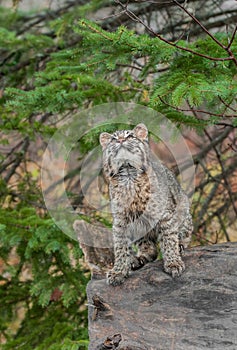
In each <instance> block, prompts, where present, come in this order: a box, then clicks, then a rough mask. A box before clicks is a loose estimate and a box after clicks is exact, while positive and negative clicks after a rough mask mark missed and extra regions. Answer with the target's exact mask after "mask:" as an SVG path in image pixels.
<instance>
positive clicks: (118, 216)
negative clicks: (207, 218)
mask: <svg viewBox="0 0 237 350" xmlns="http://www.w3.org/2000/svg"><path fill="white" fill-rule="evenodd" d="M100 143H101V146H102V149H103V169H104V176H105V178H106V180H107V181H108V183H109V192H110V200H111V209H112V214H113V239H114V252H115V263H114V267H113V269H112V270H111V271H109V273H108V275H107V281H108V283H109V284H111V285H118V284H121V283H123V282H124V279H125V278H127V277H128V275H129V272H130V271H131V270H135V269H139V268H141V267H142V266H143V265H145V264H146V263H147V262H150V261H153V260H155V259H156V258H157V241H159V243H160V249H161V252H162V256H163V260H164V270H165V271H166V272H167V273H170V274H171V275H172V276H173V277H175V276H179V275H180V274H181V273H182V272H183V271H184V269H185V265H184V262H183V260H182V258H181V248H182V249H183V248H186V247H187V245H188V244H189V242H190V239H191V234H192V229H193V226H192V218H191V215H190V208H189V201H188V198H187V196H186V194H185V193H184V192H183V190H182V189H181V187H180V185H179V183H178V182H177V180H176V179H175V177H174V175H173V174H172V172H171V171H170V170H168V169H167V168H166V167H165V166H164V165H163V164H162V163H161V162H160V161H159V160H157V159H155V160H154V159H153V156H152V154H151V152H150V148H149V143H148V131H147V128H146V126H145V125H144V124H138V125H137V126H136V127H135V128H134V129H133V130H118V131H116V132H115V133H113V134H108V133H102V134H101V135H100Z"/></svg>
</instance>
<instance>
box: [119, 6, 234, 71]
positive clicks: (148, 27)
mask: <svg viewBox="0 0 237 350" xmlns="http://www.w3.org/2000/svg"><path fill="white" fill-rule="evenodd" d="M115 2H116V3H117V4H119V5H120V6H121V7H122V9H123V10H124V12H125V13H126V14H127V16H128V17H129V18H130V19H131V20H132V21H134V22H138V23H140V24H142V25H143V26H144V28H146V29H147V31H148V32H149V33H151V34H152V35H154V36H155V37H157V38H158V39H159V40H161V41H163V42H165V43H166V44H168V45H170V46H173V47H175V48H176V49H179V50H182V51H186V52H189V53H191V54H193V55H195V56H199V57H203V58H206V59H208V60H211V61H219V62H224V61H234V63H235V64H236V65H237V60H236V58H235V57H234V55H233V53H232V52H230V49H228V50H226V51H227V52H228V54H229V57H211V56H208V55H206V54H202V53H200V52H197V51H194V50H192V49H190V48H187V47H184V46H180V45H178V44H176V43H175V42H172V41H170V40H167V39H165V38H164V37H163V36H162V35H160V34H158V33H156V32H155V31H154V30H153V29H152V28H151V27H150V26H148V25H147V24H146V23H145V22H144V21H143V20H142V19H141V18H139V17H138V16H137V15H136V14H135V13H134V12H132V11H131V10H129V9H128V7H127V4H123V3H122V2H121V1H120V0H115Z"/></svg>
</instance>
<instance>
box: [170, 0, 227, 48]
mask: <svg viewBox="0 0 237 350" xmlns="http://www.w3.org/2000/svg"><path fill="white" fill-rule="evenodd" d="M173 2H174V3H175V4H176V5H177V6H178V7H179V8H181V9H182V10H183V11H184V12H185V13H187V15H188V16H189V17H191V18H192V20H193V21H194V22H195V23H197V24H198V25H199V27H201V28H202V30H203V31H204V32H205V33H206V34H207V35H208V36H210V37H211V38H212V40H213V41H215V43H216V44H217V45H218V46H220V47H221V48H222V49H224V50H225V49H226V47H225V46H224V45H223V44H222V43H221V42H220V41H219V40H218V39H216V38H215V37H214V36H213V35H212V34H211V33H210V32H209V31H208V30H207V29H206V27H204V25H203V24H202V23H201V22H199V20H198V19H197V18H196V17H195V16H194V15H193V14H192V13H191V12H189V11H188V10H187V9H186V8H185V7H184V6H182V5H181V4H180V3H179V2H178V1H176V0H173Z"/></svg>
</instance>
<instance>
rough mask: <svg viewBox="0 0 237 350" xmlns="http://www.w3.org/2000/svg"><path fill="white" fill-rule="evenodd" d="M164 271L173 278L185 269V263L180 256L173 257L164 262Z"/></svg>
mask: <svg viewBox="0 0 237 350" xmlns="http://www.w3.org/2000/svg"><path fill="white" fill-rule="evenodd" d="M164 270H165V272H167V273H169V274H170V275H171V276H172V277H173V278H175V277H178V276H180V275H181V274H182V273H183V272H184V270H185V264H184V262H183V260H181V259H180V258H176V259H173V260H172V261H167V262H165V263H164Z"/></svg>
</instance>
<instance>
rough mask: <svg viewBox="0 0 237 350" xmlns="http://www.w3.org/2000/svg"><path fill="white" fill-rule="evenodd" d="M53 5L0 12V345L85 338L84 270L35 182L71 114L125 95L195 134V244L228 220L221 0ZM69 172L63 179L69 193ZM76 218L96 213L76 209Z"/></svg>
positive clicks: (231, 55)
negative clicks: (200, 140)
mask: <svg viewBox="0 0 237 350" xmlns="http://www.w3.org/2000/svg"><path fill="white" fill-rule="evenodd" d="M23 2H24V0H23ZM59 3H60V4H59V5H55V7H53V8H52V9H46V10H40V11H35V12H22V11H21V10H20V9H18V8H17V6H18V5H19V2H18V1H14V2H13V4H12V7H10V8H7V7H1V8H0V76H1V82H0V115H1V120H0V126H1V141H0V174H1V177H0V193H1V198H0V201H1V209H0V256H1V258H0V272H1V277H0V303H1V305H0V332H1V335H0V344H1V345H2V347H3V349H4V350H7V349H18V348H19V349H24V350H28V349H29V350H30V349H36V350H41V349H42V350H44V349H49V350H57V349H62V350H76V349H86V348H87V345H88V340H87V338H88V335H87V330H86V328H87V313H86V305H85V304H86V293H85V287H86V284H87V281H88V278H89V275H88V271H87V268H86V267H85V265H84V263H83V257H82V252H81V250H80V248H79V246H78V242H76V241H75V240H73V239H71V238H70V237H68V236H67V235H65V234H64V233H63V232H61V231H60V229H59V228H58V227H57V226H56V225H55V223H54V222H53V220H52V219H51V218H50V216H49V215H48V213H47V208H46V207H45V205H44V200H43V196H42V192H41V188H40V161H41V157H42V154H43V152H44V150H45V148H46V146H47V141H48V140H49V138H50V137H51V136H52V135H53V134H54V133H55V131H56V130H57V128H58V127H59V125H61V124H60V123H63V121H64V120H66V119H67V117H68V115H72V114H74V113H77V111H78V109H80V108H84V109H85V108H88V107H90V106H95V105H99V104H101V103H105V102H117V101H125V102H130V101H132V102H135V103H138V104H142V105H145V106H148V107H151V108H153V109H154V110H156V111H158V112H161V113H163V114H165V115H166V117H167V118H169V119H170V120H171V121H172V122H174V123H175V124H176V125H177V126H178V127H179V128H180V129H185V130H187V129H188V130H195V132H196V133H198V134H199V135H202V137H203V140H204V146H203V145H202V146H203V147H202V148H201V150H200V152H199V153H197V154H196V155H195V157H194V162H195V164H196V166H197V173H198V174H199V180H198V183H197V189H196V193H195V197H194V206H193V214H194V220H195V217H196V224H195V225H196V226H195V232H196V240H197V241H198V242H199V243H203V242H205V243H206V242H207V241H211V242H213V239H214V238H213V235H214V234H215V233H216V231H217V230H219V231H218V232H221V239H226V240H230V237H229V232H228V227H229V226H231V225H233V223H234V221H235V220H234V218H235V217H236V215H237V205H236V201H237V189H236V182H234V180H233V179H234V176H235V169H236V165H237V164H236V152H237V141H236V134H235V130H236V127H237V110H236V94H237V79H236V77H237V40H236V30H237V27H236V26H235V22H236V21H235V19H236V12H237V8H236V9H232V8H230V9H228V7H226V6H224V5H225V1H221V0H219V1H214V0H208V1H204V2H203V1H195V0H193V1H190V2H184V1H168V2H159V1H158V2H156V1H146V2H144V1H105V0H92V1H83V0H68V1H61V2H59ZM162 3H163V4H162ZM187 3H189V4H188V5H189V6H187ZM201 3H203V4H205V6H203V4H201ZM217 3H218V6H217ZM57 4H58V2H57ZM111 128H113V127H112V126H111ZM99 131H101V130H99ZM99 131H98V130H94V131H92V133H91V134H90V135H88V136H87V137H85V138H83V139H82V140H81V145H80V146H81V147H80V150H81V151H83V152H84V153H86V152H88V151H90V149H92V148H93V147H94V145H95V144H94V140H95V136H96V137H97V136H98V133H99ZM210 152H212V153H211V155H210ZM207 157H209V158H207ZM210 159H211V161H212V162H211V165H210V163H209V161H210ZM78 164H79V168H78V169H80V157H79V160H78ZM74 175H75V172H72V173H70V174H68V176H67V181H68V191H71V193H72V196H73V186H75V182H74V183H73V178H74ZM72 183H73V185H72ZM70 186H71V187H70ZM78 201H80V198H79V199H78V198H77V199H76V200H75V203H77V204H78ZM223 203H224V205H223ZM80 204H81V205H83V203H82V202H81V203H80ZM229 213H230V215H229ZM84 214H85V216H86V219H87V220H90V219H93V220H95V219H100V218H95V217H93V218H92V217H91V213H90V211H88V210H87V208H84ZM213 222H215V225H214V226H213ZM103 223H105V224H108V223H106V222H103Z"/></svg>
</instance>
